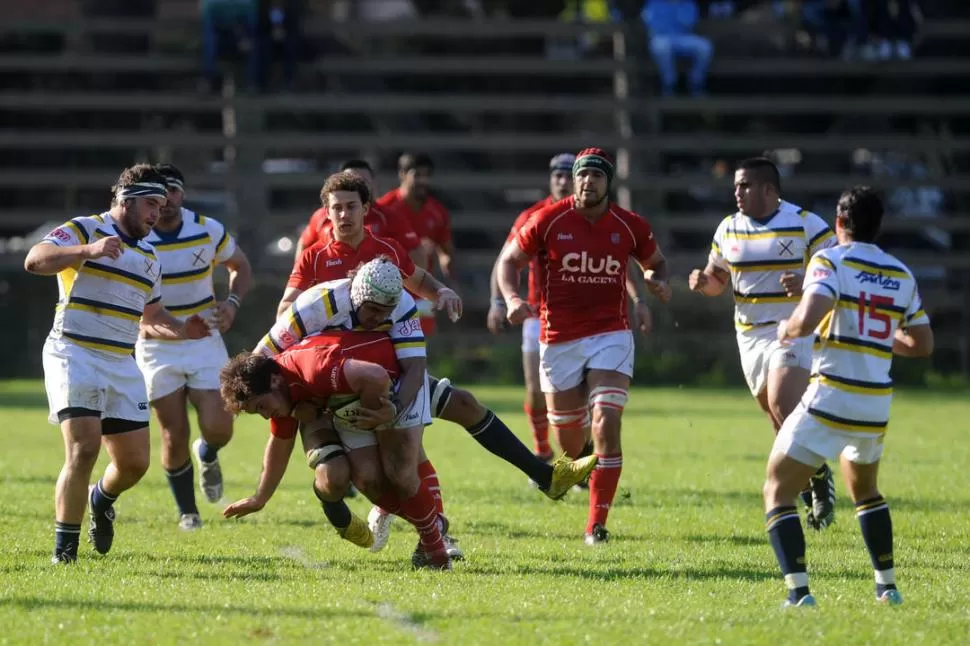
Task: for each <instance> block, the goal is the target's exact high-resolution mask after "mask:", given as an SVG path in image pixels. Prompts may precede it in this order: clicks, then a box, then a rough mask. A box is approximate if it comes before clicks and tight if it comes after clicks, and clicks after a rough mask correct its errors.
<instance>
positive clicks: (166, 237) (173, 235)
mask: <svg viewBox="0 0 970 646" xmlns="http://www.w3.org/2000/svg"><path fill="white" fill-rule="evenodd" d="M184 226H185V218H184V217H183V218H182V221H181V222H179V225H178V226H177V227H175V229H174V230H173V231H159V230H158V229H154V228H153V229H152V231H154V232H155V235H157V236H158V239H159V240H161V241H163V242H170V241H172V240H178V237H179V234H180V233H182V227H184Z"/></svg>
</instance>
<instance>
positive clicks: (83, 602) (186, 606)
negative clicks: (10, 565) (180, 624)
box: [0, 596, 374, 620]
mask: <svg viewBox="0 0 970 646" xmlns="http://www.w3.org/2000/svg"><path fill="white" fill-rule="evenodd" d="M0 607H10V608H19V609H23V610H28V611H30V610H47V609H51V610H68V611H75V612H78V611H85V610H91V609H92V608H96V609H97V610H109V611H110V610H120V611H125V612H150V613H158V612H169V613H183V612H184V613H191V614H192V615H194V616H197V615H200V614H201V615H202V616H205V614H206V613H212V614H211V616H213V617H214V616H216V615H220V614H221V615H238V616H242V617H279V616H284V617H295V618H298V619H314V620H317V619H320V618H322V617H329V618H332V619H343V618H345V619H351V618H373V616H374V613H372V612H368V611H366V610H339V611H338V610H334V609H332V608H326V607H324V606H314V607H312V608H306V607H303V608H301V607H293V606H284V605H279V606H274V607H272V608H261V607H258V606H252V605H233V604H231V603H226V604H222V603H213V604H206V603H196V602H193V603H179V602H173V603H165V602H151V601H110V600H105V599H50V598H42V597H27V596H24V597H8V598H6V599H0Z"/></svg>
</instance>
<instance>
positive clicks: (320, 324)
mask: <svg viewBox="0 0 970 646" xmlns="http://www.w3.org/2000/svg"><path fill="white" fill-rule="evenodd" d="M334 330H342V331H348V330H352V331H359V332H387V334H388V336H390V337H391V343H393V344H394V353H395V354H396V355H397V358H398V359H412V358H416V357H424V356H426V348H425V341H424V333H423V332H422V331H421V318H420V315H419V313H418V308H417V306H416V305H415V303H414V299H413V298H412V297H411V295H410V294H408V293H407V292H402V294H401V302H400V303H398V304H397V307H395V308H394V310H393V311H392V312H391V314H390V316H388V318H387V320H386V321H385V322H384V323H383V324H381V325H380V326H379V327H377V328H376V329H365V328H364V327H362V326H361V325H360V324H359V323H358V322H357V314H356V312H355V311H354V308H353V306H352V305H351V302H350V279H349V278H341V279H340V280H332V281H329V282H326V283H320V284H318V285H314V286H313V287H310V288H309V289H307V290H306V291H305V292H303V293H302V294H300V296H299V297H298V298H297V299H296V301H294V302H293V304H292V305H290V308H289V309H288V310H287V311H286V312H284V313H283V315H282V316H280V317H279V319H277V321H276V323H275V324H274V325H273V327H272V329H270V331H269V333H268V334H267V335H266V336H264V337H263V338H262V339H261V340H260V342H259V344H258V345H257V346H256V349H255V350H253V352H254V353H258V354H262V355H265V356H274V355H277V354H279V353H281V352H283V351H284V350H286V349H287V348H289V347H291V346H293V345H296V344H297V343H299V342H300V341H301V340H302V339H304V338H306V337H308V336H313V335H314V334H319V333H321V332H330V331H334Z"/></svg>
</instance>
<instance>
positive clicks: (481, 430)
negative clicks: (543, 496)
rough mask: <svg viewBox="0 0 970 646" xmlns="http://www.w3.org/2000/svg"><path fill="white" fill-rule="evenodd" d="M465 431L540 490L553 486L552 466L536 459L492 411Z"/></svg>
mask: <svg viewBox="0 0 970 646" xmlns="http://www.w3.org/2000/svg"><path fill="white" fill-rule="evenodd" d="M465 430H467V431H468V433H469V434H470V435H471V436H472V437H473V438H475V441H476V442H478V443H479V444H481V445H482V446H483V447H484V448H485V449H486V450H487V451H488V452H489V453H491V454H492V455H497V456H498V457H500V458H502V459H503V460H505V461H506V462H508V463H509V464H511V465H512V466H514V467H517V468H518V469H519V470H520V471H522V472H523V473H524V474H526V475H527V476H529V477H530V478H532V480H533V481H534V482H536V483H537V484H538V485H539V488H540V489H548V488H549V485H551V484H552V465H550V464H547V463H546V462H545V461H544V460H542V459H540V458H538V457H536V456H535V454H533V453H532V451H530V450H529V448H528V447H527V446H526V445H525V444H523V443H522V442H520V441H519V438H517V437H516V436H515V433H513V432H512V431H510V430H509V427H508V426H506V425H505V423H504V422H503V421H502V420H500V419H499V418H498V415H496V414H495V413H493V412H492V411H488V413H486V414H485V417H484V419H482V421H480V422H479V423H478V424H475V425H474V426H470V427H468V428H467V429H465Z"/></svg>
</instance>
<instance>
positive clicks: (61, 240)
mask: <svg viewBox="0 0 970 646" xmlns="http://www.w3.org/2000/svg"><path fill="white" fill-rule="evenodd" d="M90 237H91V236H90V232H89V231H88V229H87V227H86V225H85V222H84V220H83V219H81V218H78V219H75V220H71V221H70V222H65V223H64V224H62V225H61V226H59V227H57V228H56V229H54V230H53V231H51V232H50V233H48V234H47V235H46V236H44V239H43V240H41V241H40V242H38V243H37V244H35V245H34V246H33V247H31V248H30V251H28V252H27V257H26V258H24V269H26V270H27V271H29V272H30V273H32V274H38V275H40V276H52V275H54V274H57V273H59V272H61V271H63V270H65V269H67V268H69V267H77V266H78V265H80V264H81V263H82V262H84V261H85V260H94V259H95V258H101V257H104V256H107V257H109V258H112V259H113V258H117V257H118V256H120V255H121V254H122V252H123V251H124V249H123V247H122V245H121V239H120V238H119V237H118V236H108V237H105V238H101V239H100V240H96V241H94V242H92V243H89V240H90Z"/></svg>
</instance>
